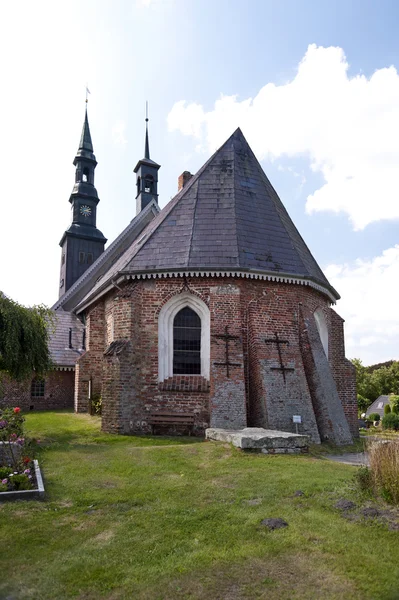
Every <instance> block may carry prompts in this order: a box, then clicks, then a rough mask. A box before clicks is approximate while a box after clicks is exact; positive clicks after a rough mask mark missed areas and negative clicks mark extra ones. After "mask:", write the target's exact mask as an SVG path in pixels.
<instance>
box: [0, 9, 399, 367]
mask: <svg viewBox="0 0 399 600" xmlns="http://www.w3.org/2000/svg"><path fill="white" fill-rule="evenodd" d="M398 17H399V5H398V4H397V3H396V2H393V1H380V2H376V1H373V2H371V1H368V0H361V1H360V0H359V1H350V0H345V1H342V0H338V1H337V0H336V1H334V2H332V1H331V0H329V1H325V0H317V1H313V0H296V1H294V0H273V1H267V0H247V1H246V2H245V3H243V2H239V1H238V0H230V1H228V0H213V2H211V1H210V0H130V1H127V0H126V1H122V0H114V1H113V2H111V1H103V0H85V2H79V1H77V0H69V1H68V2H65V3H55V2H50V1H44V0H42V1H38V2H27V1H22V2H18V3H8V5H6V3H2V5H1V6H0V51H1V54H0V55H1V57H2V59H1V62H0V75H1V76H2V83H3V86H2V89H3V92H2V95H1V97H0V126H1V131H2V144H1V146H0V147H1V164H2V167H3V168H2V174H3V182H2V192H3V193H2V198H1V200H0V202H1V210H0V257H1V259H0V260H1V264H0V289H1V290H2V291H4V292H5V293H6V294H8V295H9V296H11V297H13V298H14V299H16V300H18V301H20V302H22V303H24V304H27V305H30V304H35V303H40V302H43V303H45V304H48V305H51V304H52V303H53V302H54V301H55V299H56V298H57V295H58V274H59V261H60V252H61V251H60V248H59V246H58V243H59V240H60V239H61V236H62V233H63V231H64V230H65V229H66V228H67V226H68V225H69V219H70V208H69V206H70V205H69V202H68V198H69V194H70V192H71V190H72V186H73V181H74V167H73V166H72V161H73V157H74V155H75V153H76V150H77V145H78V141H79V136H80V130H81V126H82V121H83V116H84V98H85V85H86V82H87V83H88V87H89V89H90V91H91V95H90V97H89V120H90V126H91V132H92V138H93V143H94V150H95V154H96V156H97V160H98V163H99V164H98V167H97V169H96V187H97V190H98V193H99V196H100V199H101V202H100V204H99V208H98V226H99V228H100V229H101V230H102V231H103V233H104V234H105V236H106V237H108V239H109V240H110V241H111V240H112V239H114V237H115V236H116V235H117V234H118V233H119V232H120V231H121V230H122V229H123V228H124V227H125V226H126V224H127V223H128V221H129V220H131V219H132V218H133V217H134V216H135V199H134V195H135V179H134V174H133V168H134V166H135V164H136V162H137V160H138V159H139V158H141V157H142V155H143V150H144V106H145V101H146V100H148V101H149V104H150V146H151V156H152V158H153V159H154V160H156V161H157V162H159V163H160V164H161V165H162V168H161V171H160V174H159V192H160V204H161V206H164V205H165V204H166V203H167V201H168V200H169V199H170V198H171V197H172V196H173V195H174V194H175V192H176V186H177V177H178V175H179V174H180V173H181V172H182V171H183V170H186V169H187V170H190V171H192V172H195V171H196V170H197V169H198V168H199V167H200V166H201V165H202V164H203V163H204V162H205V160H206V159H207V158H208V157H209V155H210V153H211V152H212V151H214V150H215V149H216V148H217V147H218V146H219V145H220V144H221V143H223V142H224V141H225V139H226V138H227V137H228V136H229V135H230V134H231V133H232V132H233V131H234V129H235V128H236V127H237V126H238V125H240V126H241V127H242V129H243V132H244V135H246V137H247V139H248V141H249V143H250V144H251V146H252V148H253V150H254V151H255V153H256V155H257V156H258V158H259V159H260V161H261V163H262V166H263V168H264V170H265V171H266V173H267V175H268V177H269V179H270V180H271V182H272V184H273V185H274V187H275V188H276V189H277V191H278V193H279V195H280V197H281V199H282V201H283V202H284V204H285V206H286V208H287V209H288V211H289V213H290V215H291V217H292V218H293V220H294V222H295V224H296V225H297V227H298V229H299V231H300V232H301V234H302V235H303V237H304V239H305V241H306V242H307V244H308V245H309V247H310V249H311V250H312V252H313V253H314V255H315V257H316V259H317V260H318V262H319V264H320V265H321V267H322V268H323V269H324V270H325V271H326V274H327V276H328V277H329V279H330V280H331V283H332V284H333V285H334V286H335V287H336V289H338V291H339V292H340V293H341V296H342V300H341V301H340V302H339V303H338V305H337V311H338V312H339V313H340V314H342V316H343V317H344V318H345V319H346V331H347V354H348V356H350V357H353V356H358V357H360V358H362V359H363V361H364V362H365V363H366V364H370V363H372V362H377V361H382V360H387V359H389V358H399V356H398V352H397V349H396V348H397V340H398V336H399V318H398V317H397V314H396V313H397V309H396V304H397V303H396V300H395V296H396V292H397V291H398V283H397V282H398V277H399V247H398V246H397V245H398V244H399V233H398V232H399V229H398V219H399V178H398V182H396V178H397V177H396V174H397V164H398V161H399V142H398V140H399V77H398V75H397V72H396V68H397V67H398V66H399V65H398V63H399V56H398V52H399V41H398V38H397V23H398ZM392 66H393V68H390V67H392ZM268 84H269V85H268Z"/></svg>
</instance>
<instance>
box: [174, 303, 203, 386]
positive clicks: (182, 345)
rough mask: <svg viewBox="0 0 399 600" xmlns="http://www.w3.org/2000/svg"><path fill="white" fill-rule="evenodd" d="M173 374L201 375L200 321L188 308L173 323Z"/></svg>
mask: <svg viewBox="0 0 399 600" xmlns="http://www.w3.org/2000/svg"><path fill="white" fill-rule="evenodd" d="M173 374H174V375H200V374H201V319H200V318H199V316H198V315H197V313H196V312H194V311H193V310H192V309H191V308H189V307H188V306H186V307H185V308H182V309H181V311H179V312H178V313H177V315H176V316H175V319H174V321H173Z"/></svg>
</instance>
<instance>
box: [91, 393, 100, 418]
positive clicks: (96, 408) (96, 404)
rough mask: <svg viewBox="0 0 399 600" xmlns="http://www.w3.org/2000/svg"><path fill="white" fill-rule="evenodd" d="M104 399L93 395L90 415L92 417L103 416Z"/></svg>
mask: <svg viewBox="0 0 399 600" xmlns="http://www.w3.org/2000/svg"><path fill="white" fill-rule="evenodd" d="M102 404H103V401H102V398H101V396H100V395H99V394H93V396H92V398H91V410H90V414H91V415H101V410H102Z"/></svg>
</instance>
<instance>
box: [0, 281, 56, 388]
mask: <svg viewBox="0 0 399 600" xmlns="http://www.w3.org/2000/svg"><path fill="white" fill-rule="evenodd" d="M52 314H53V313H52V312H51V310H50V309H48V308H46V307H44V306H34V307H32V308H26V307H25V306H21V305H20V304H18V303H17V302H14V301H13V300H10V299H9V298H7V297H6V296H4V294H2V293H1V292H0V372H1V371H3V372H6V373H7V375H9V376H10V377H11V378H13V379H24V378H25V377H28V376H30V375H31V374H32V371H35V372H36V373H37V375H43V374H44V373H45V372H46V371H48V370H49V369H50V368H51V359H50V353H49V349H48V336H49V327H50V325H51V323H52V320H53V317H52Z"/></svg>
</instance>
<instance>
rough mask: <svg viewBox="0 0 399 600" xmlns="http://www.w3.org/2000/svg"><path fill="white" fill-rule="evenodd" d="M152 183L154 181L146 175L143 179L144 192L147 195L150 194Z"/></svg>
mask: <svg viewBox="0 0 399 600" xmlns="http://www.w3.org/2000/svg"><path fill="white" fill-rule="evenodd" d="M153 183H154V179H153V178H152V177H151V175H147V176H146V178H145V179H144V191H145V192H147V193H148V194H152V186H153Z"/></svg>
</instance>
